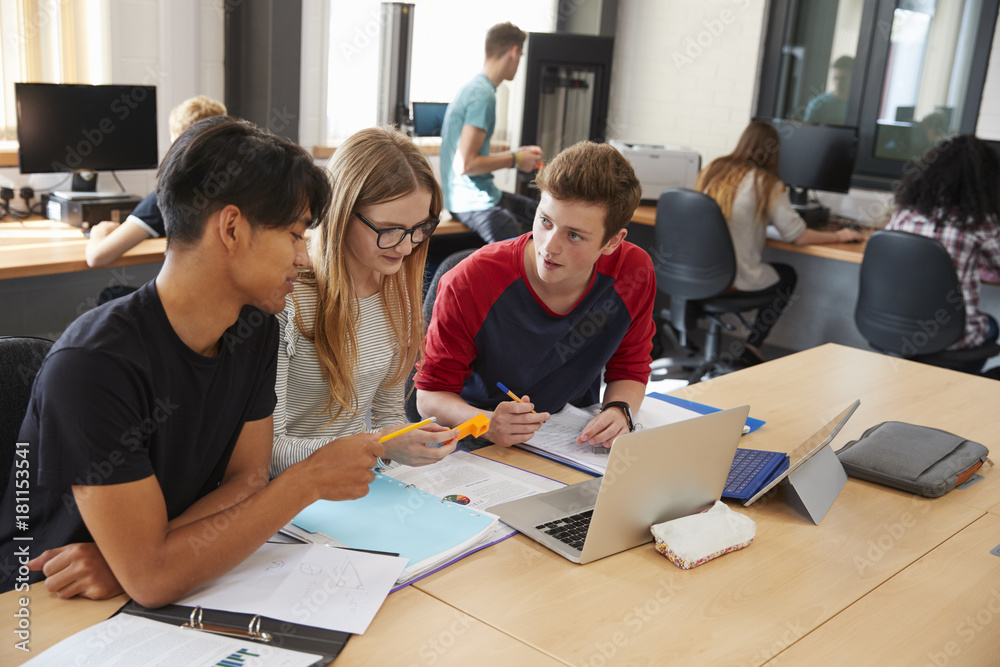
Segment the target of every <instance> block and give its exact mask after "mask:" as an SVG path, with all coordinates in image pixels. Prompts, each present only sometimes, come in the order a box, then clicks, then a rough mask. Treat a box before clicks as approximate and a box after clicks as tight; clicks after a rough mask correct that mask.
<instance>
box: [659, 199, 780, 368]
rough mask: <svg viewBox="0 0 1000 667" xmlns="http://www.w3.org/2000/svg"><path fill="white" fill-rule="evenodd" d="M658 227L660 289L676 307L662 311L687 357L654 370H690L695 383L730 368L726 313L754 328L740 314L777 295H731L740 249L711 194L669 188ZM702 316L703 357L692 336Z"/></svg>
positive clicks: (675, 343)
mask: <svg viewBox="0 0 1000 667" xmlns="http://www.w3.org/2000/svg"><path fill="white" fill-rule="evenodd" d="M653 231H654V234H655V238H656V246H655V250H654V252H653V270H654V271H655V273H656V288H657V289H658V290H659V291H660V292H663V293H664V294H665V295H667V296H668V297H669V298H670V307H669V308H667V309H664V310H663V311H661V313H660V316H661V317H662V318H663V320H664V324H663V326H662V327H661V329H662V332H663V334H664V335H665V336H666V338H667V339H668V340H669V341H670V342H671V343H672V344H673V347H674V349H676V350H680V351H682V352H684V353H685V355H684V356H682V357H680V358H665V359H657V360H656V361H654V362H653V366H652V368H653V370H654V371H655V372H659V371H664V370H667V369H669V368H670V367H674V366H679V367H681V368H684V369H689V370H690V372H689V373H688V375H687V379H688V382H689V383H691V384H694V383H695V382H698V381H700V380H701V379H702V378H703V377H704V376H705V375H706V374H718V373H720V372H725V371H726V370H728V369H729V368H730V367H729V363H730V362H731V361H732V357H734V356H736V355H729V356H728V358H725V357H721V356H720V355H719V342H720V337H721V330H722V329H726V330H729V331H732V330H734V329H735V327H734V326H733V325H732V324H730V323H728V322H726V321H724V320H723V319H722V318H721V316H722V315H724V314H726V313H731V314H733V315H736V317H737V318H739V320H740V321H741V322H742V323H743V325H744V326H747V327H749V324H748V323H747V322H746V321H745V320H744V319H743V317H742V316H741V315H740V313H744V312H747V311H750V310H755V309H758V308H763V307H765V306H767V305H769V304H770V303H771V301H772V300H773V297H771V296H743V295H739V294H731V295H727V294H726V292H727V291H728V290H729V288H730V287H732V284H733V280H734V279H735V277H736V251H735V250H734V249H733V239H732V237H731V236H730V234H729V226H728V225H727V224H726V218H725V217H724V216H723V215H722V211H721V210H720V209H719V205H718V204H716V203H715V200H714V199H712V198H711V197H709V196H708V195H705V194H702V193H700V192H695V191H693V190H686V189H681V188H673V189H670V190H666V191H665V192H664V193H663V194H661V195H660V199H659V201H658V202H657V204H656V224H655V227H654V230H653ZM700 319H704V320H707V321H708V325H709V328H708V334H707V335H706V337H705V345H704V349H703V350H702V354H701V355H700V356H698V355H696V352H697V348H695V347H694V346H693V345H690V344H689V343H688V340H687V338H688V332H689V331H691V330H692V329H695V328H696V327H697V322H698V320H700Z"/></svg>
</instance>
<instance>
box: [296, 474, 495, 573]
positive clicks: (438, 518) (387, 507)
mask: <svg viewBox="0 0 1000 667" xmlns="http://www.w3.org/2000/svg"><path fill="white" fill-rule="evenodd" d="M495 521H496V518H495V517H494V516H492V515H488V514H483V513H482V512H478V511H476V510H471V509H469V508H467V507H464V506H462V505H458V504H456V503H452V502H449V501H446V500H442V499H441V498H439V497H438V496H435V495H432V494H430V493H427V492H425V491H421V490H420V489H418V488H416V487H414V486H412V485H407V484H404V483H403V482H400V481H399V480H397V479H394V478H392V477H389V476H388V475H383V474H377V475H376V476H375V481H373V482H372V483H371V486H369V488H368V494H367V495H366V496H364V497H362V498H358V499H357V500H342V501H336V502H334V501H329V500H318V501H316V502H314V503H313V504H312V505H309V507H306V508H305V509H304V510H302V511H301V512H299V514H298V515H296V517H295V518H294V519H292V523H293V524H294V525H295V526H297V527H299V528H301V529H302V530H307V531H309V532H310V533H323V534H324V535H326V536H328V537H332V538H333V539H335V540H337V541H338V542H340V543H342V544H345V545H346V546H348V547H351V548H352V549H364V550H367V551H382V552H388V553H397V554H399V555H400V556H402V557H403V558H407V559H409V561H410V563H409V566H408V567H412V566H414V565H416V564H418V563H421V562H422V561H425V560H427V559H429V558H433V557H435V556H438V555H440V554H442V553H444V552H446V551H449V550H453V549H455V548H456V547H458V546H459V545H462V544H464V543H466V542H468V541H469V540H471V539H473V538H474V537H476V536H477V535H479V534H481V533H483V532H484V531H486V530H487V529H489V528H490V527H491V525H492V524H493V523H494V522H495ZM456 555H457V554H456Z"/></svg>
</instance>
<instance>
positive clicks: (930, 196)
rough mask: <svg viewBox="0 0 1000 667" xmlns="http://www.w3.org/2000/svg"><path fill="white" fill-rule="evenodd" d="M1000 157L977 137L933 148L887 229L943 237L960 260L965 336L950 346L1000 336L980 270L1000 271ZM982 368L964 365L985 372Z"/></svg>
mask: <svg viewBox="0 0 1000 667" xmlns="http://www.w3.org/2000/svg"><path fill="white" fill-rule="evenodd" d="M998 183H1000V157H998V156H997V154H996V152H995V151H994V150H993V149H992V148H990V147H989V146H988V145H987V144H986V143H985V142H983V141H982V140H980V139H977V138H976V137H974V136H972V135H961V136H958V137H955V138H953V139H948V140H946V141H944V142H942V143H940V144H938V145H937V146H934V147H932V148H930V149H929V150H928V151H927V152H926V153H924V155H923V157H922V158H921V159H920V161H919V162H917V164H916V165H914V166H913V167H912V168H910V169H908V170H907V171H906V173H905V174H904V175H903V180H902V183H901V186H900V188H899V190H897V191H896V206H897V210H896V211H895V212H894V213H893V214H892V217H891V218H890V220H889V224H888V225H886V229H898V230H901V231H904V232H912V233H915V234H920V235H922V236H929V237H930V238H933V239H937V240H938V241H940V242H941V244H942V245H944V247H945V249H946V250H947V251H948V254H949V255H951V260H952V262H954V264H955V270H956V272H957V273H958V279H959V281H961V283H962V297H963V298H964V299H965V335H964V336H963V337H962V339H961V340H960V341H958V342H957V343H955V344H954V345H952V346H951V347H950V348H949V349H952V350H960V349H967V348H973V347H979V346H981V345H983V344H986V343H990V342H992V341H995V340H996V338H997V320H996V319H995V318H994V317H993V316H991V315H988V314H986V313H984V312H982V311H980V310H979V281H980V271H981V270H983V271H984V272H986V273H987V275H993V276H995V275H996V273H997V272H998V271H1000V222H998V221H997V218H998V216H1000V192H998V187H997V186H998ZM973 365H974V366H976V368H969V369H963V370H968V371H970V372H979V370H981V369H982V364H973Z"/></svg>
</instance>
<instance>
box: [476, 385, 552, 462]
mask: <svg viewBox="0 0 1000 667" xmlns="http://www.w3.org/2000/svg"><path fill="white" fill-rule="evenodd" d="M497 387H499V388H500V390H501V391H503V392H504V393H505V394H507V395H508V396H510V397H511V398H512V399H514V400H513V401H501V402H500V403H499V404H498V405H497V407H496V409H495V410H494V411H493V414H492V416H490V430H489V431H487V432H486V434H485V436H484V437H486V438H487V439H489V440H490V441H491V442H493V443H494V444H497V445H500V446H502V447H509V446H511V445H516V444H517V443H519V442H527V441H528V440H530V439H531V437H532V436H533V435H534V434H535V431H537V430H538V429H539V428H541V426H542V424H543V423H544V422H545V421H547V420H548V418H549V416H550V415H549V413H547V412H535V410H534V407H535V406H534V405H533V404H532V403H531V402H530V399H529V397H528V396H523V397H521V398H518V396H517V395H515V394H514V393H513V392H512V391H510V390H509V389H507V387H505V386H504V385H503V384H501V383H500V382H498V383H497Z"/></svg>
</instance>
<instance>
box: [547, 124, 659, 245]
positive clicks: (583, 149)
mask: <svg viewBox="0 0 1000 667" xmlns="http://www.w3.org/2000/svg"><path fill="white" fill-rule="evenodd" d="M535 184H536V185H537V186H538V189H539V190H541V191H542V192H548V193H549V194H550V195H551V196H552V197H554V198H556V199H559V200H560V201H573V202H580V203H583V204H591V205H593V206H601V207H603V208H604V210H605V211H606V212H607V214H606V216H605V218H604V243H607V242H608V239H610V238H611V237H612V236H614V235H615V234H617V233H618V232H619V231H620V230H622V229H624V228H625V226H626V225H628V223H629V221H630V220H631V219H632V216H633V215H634V214H635V209H636V207H637V206H638V205H639V199H640V198H641V196H642V186H641V185H640V184H639V179H638V178H636V175H635V171H634V170H633V169H632V165H631V164H629V161H628V160H627V159H625V157H624V156H623V155H622V154H621V153H619V152H618V150H617V149H615V148H614V147H613V146H610V145H609V144H598V143H594V142H592V141H580V142H578V143H575V144H573V145H572V146H570V147H569V148H567V149H565V150H564V151H563V152H561V153H559V155H557V156H555V158H553V159H552V161H551V162H550V163H549V164H547V165H546V166H545V167H544V168H543V169H542V170H541V171H539V172H538V177H537V178H536V179H535Z"/></svg>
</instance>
